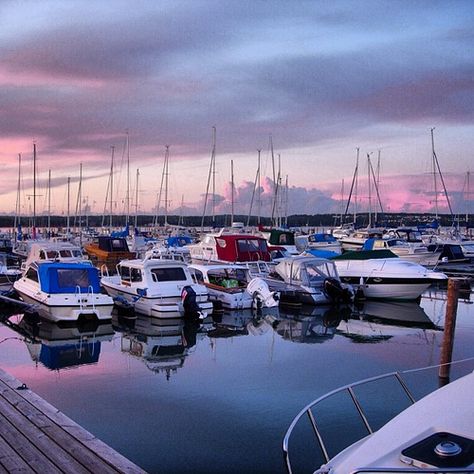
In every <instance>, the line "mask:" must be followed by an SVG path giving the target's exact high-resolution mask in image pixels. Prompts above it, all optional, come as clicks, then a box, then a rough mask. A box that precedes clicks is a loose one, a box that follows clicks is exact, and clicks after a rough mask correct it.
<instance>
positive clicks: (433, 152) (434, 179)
mask: <svg viewBox="0 0 474 474" xmlns="http://www.w3.org/2000/svg"><path fill="white" fill-rule="evenodd" d="M433 132H434V128H432V129H431V154H432V168H433V186H434V199H435V217H436V219H438V182H437V179H436V155H435V149H434V135H433Z"/></svg>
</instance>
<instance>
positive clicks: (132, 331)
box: [113, 314, 201, 379]
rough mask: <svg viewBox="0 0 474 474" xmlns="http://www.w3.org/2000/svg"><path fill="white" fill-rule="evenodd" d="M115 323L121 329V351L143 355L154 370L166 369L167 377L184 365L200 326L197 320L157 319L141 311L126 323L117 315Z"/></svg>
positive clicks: (144, 359)
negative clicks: (141, 313)
mask: <svg viewBox="0 0 474 474" xmlns="http://www.w3.org/2000/svg"><path fill="white" fill-rule="evenodd" d="M113 324H114V328H115V329H116V330H118V331H120V332H122V338H121V351H122V352H125V353H128V354H130V355H131V356H133V357H136V358H139V359H142V360H143V361H144V363H145V365H146V366H147V367H148V369H150V370H151V371H153V372H165V373H166V378H167V379H169V377H170V375H171V373H172V372H176V371H177V370H178V369H179V368H180V367H182V366H183V364H184V360H185V359H186V356H187V355H188V353H189V350H190V349H191V348H192V347H194V346H195V345H196V342H197V334H198V331H199V329H200V327H201V324H200V323H199V322H198V321H195V320H187V319H182V318H174V319H171V318H169V319H154V318H150V317H148V316H144V315H139V314H138V315H137V317H136V318H135V319H133V320H126V322H125V324H123V323H122V324H121V321H120V319H119V318H118V317H117V319H115V316H114V320H113Z"/></svg>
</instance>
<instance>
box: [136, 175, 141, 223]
mask: <svg viewBox="0 0 474 474" xmlns="http://www.w3.org/2000/svg"><path fill="white" fill-rule="evenodd" d="M139 176H140V170H139V169H138V168H137V180H136V183H135V229H136V228H137V226H138V178H139Z"/></svg>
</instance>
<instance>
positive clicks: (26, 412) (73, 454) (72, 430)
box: [0, 369, 145, 474]
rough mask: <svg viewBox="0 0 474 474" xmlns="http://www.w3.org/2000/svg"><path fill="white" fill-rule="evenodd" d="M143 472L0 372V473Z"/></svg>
mask: <svg viewBox="0 0 474 474" xmlns="http://www.w3.org/2000/svg"><path fill="white" fill-rule="evenodd" d="M7 472H8V473H10V472H22V473H45V472H47V473H48V474H51V473H68V474H69V473H98V472H100V473H101V474H102V473H105V474H109V473H110V474H113V473H130V474H131V473H145V471H143V470H142V469H141V468H139V467H138V466H136V465H135V464H133V463H132V462H131V461H129V460H128V459H126V458H125V457H124V456H122V455H121V454H119V453H117V452H116V451H114V450H113V449H112V448H110V447H109V446H107V445H106V444H105V443H103V442H102V441H100V440H99V439H97V438H96V437H95V436H94V435H92V434H91V433H89V432H88V431H86V430H85V429H84V428H82V427H81V426H79V425H78V424H77V423H75V422H74V421H72V420H71V419H69V418H68V417H66V416H65V415H64V414H63V413H61V412H60V411H58V410H57V409H55V408H54V407H53V406H51V405H50V404H49V403H48V402H46V401H45V400H43V399H42V398H41V397H39V396H38V395H36V394H35V393H33V392H31V391H30V390H28V389H27V388H26V387H25V386H24V385H23V384H21V382H19V381H18V380H17V379H15V378H14V377H12V376H10V375H9V374H7V373H5V372H4V371H2V370H1V369H0V473H7Z"/></svg>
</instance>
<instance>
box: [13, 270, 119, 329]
mask: <svg viewBox="0 0 474 474" xmlns="http://www.w3.org/2000/svg"><path fill="white" fill-rule="evenodd" d="M13 287H14V288H15V290H16V292H17V293H18V294H19V295H20V297H21V299H22V300H23V301H25V302H26V303H29V304H33V305H35V308H37V310H38V312H39V313H40V314H41V315H42V316H44V317H45V318H47V319H51V320H52V321H79V320H83V319H101V320H106V319H110V318H111V313H112V308H113V306H114V302H113V300H112V298H110V297H109V296H107V295H104V294H103V293H102V292H101V288H100V282H99V274H98V270H97V268H94V267H93V266H92V265H90V264H89V263H84V262H75V263H66V262H50V261H43V262H32V263H30V264H29V265H28V266H27V268H26V269H25V272H24V274H23V276H22V277H21V278H20V279H19V280H17V281H15V283H14V284H13Z"/></svg>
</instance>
